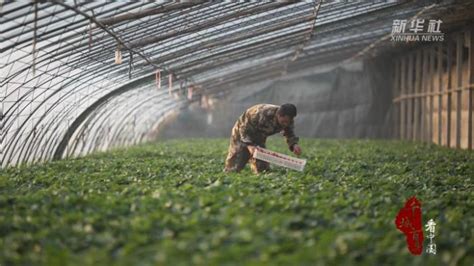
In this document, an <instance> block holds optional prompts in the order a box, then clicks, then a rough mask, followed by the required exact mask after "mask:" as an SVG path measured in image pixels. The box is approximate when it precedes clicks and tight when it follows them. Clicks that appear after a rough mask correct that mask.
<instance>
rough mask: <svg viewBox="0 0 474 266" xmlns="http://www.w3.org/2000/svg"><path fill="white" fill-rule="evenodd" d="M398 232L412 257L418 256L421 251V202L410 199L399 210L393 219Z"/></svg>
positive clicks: (414, 198)
mask: <svg viewBox="0 0 474 266" xmlns="http://www.w3.org/2000/svg"><path fill="white" fill-rule="evenodd" d="M395 225H396V226H397V228H398V230H400V231H402V233H403V234H405V237H406V241H407V245H408V250H409V251H410V253H411V254H413V255H420V254H421V253H422V251H423V227H422V224H421V202H420V201H419V200H418V199H417V198H416V197H414V196H413V197H411V198H409V199H408V200H407V202H406V203H405V206H404V207H403V208H401V209H400V211H399V212H398V214H397V217H396V218H395Z"/></svg>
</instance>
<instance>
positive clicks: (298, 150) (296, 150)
mask: <svg viewBox="0 0 474 266" xmlns="http://www.w3.org/2000/svg"><path fill="white" fill-rule="evenodd" d="M293 153H294V154H296V155H300V154H301V148H300V146H298V144H295V145H293Z"/></svg>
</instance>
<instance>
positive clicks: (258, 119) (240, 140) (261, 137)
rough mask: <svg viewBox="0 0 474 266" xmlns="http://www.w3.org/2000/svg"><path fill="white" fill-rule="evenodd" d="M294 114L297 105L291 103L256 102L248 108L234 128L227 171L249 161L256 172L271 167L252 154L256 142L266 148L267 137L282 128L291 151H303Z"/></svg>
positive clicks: (236, 169) (299, 152)
mask: <svg viewBox="0 0 474 266" xmlns="http://www.w3.org/2000/svg"><path fill="white" fill-rule="evenodd" d="M295 116H296V107H295V106H294V105H293V104H290V103H286V104H283V105H282V106H278V105H273V104H257V105H255V106H252V107H250V108H249V109H247V111H245V112H244V113H243V114H242V115H241V116H240V117H239V119H238V120H237V122H235V125H234V127H233V128H232V136H231V137H230V145H229V151H228V154H227V159H226V160H225V168H224V171H225V172H231V171H236V172H239V171H240V170H242V168H244V166H245V164H246V163H247V162H248V161H250V167H251V168H252V171H253V172H254V173H261V172H263V171H266V170H269V169H270V165H269V164H268V163H267V162H264V161H261V160H257V159H255V158H253V156H252V155H253V153H254V150H255V146H259V147H262V148H265V141H266V140H267V137H268V136H270V135H273V134H275V133H278V132H283V136H285V137H286V143H287V144H288V147H289V149H290V151H292V152H293V153H294V154H296V155H299V154H301V148H300V147H299V146H298V140H299V138H298V137H296V136H295V133H294V132H293V130H294V122H293V118H294V117H295Z"/></svg>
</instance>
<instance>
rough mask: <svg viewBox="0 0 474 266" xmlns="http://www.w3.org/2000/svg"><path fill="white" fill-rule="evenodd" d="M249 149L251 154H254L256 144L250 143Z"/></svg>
mask: <svg viewBox="0 0 474 266" xmlns="http://www.w3.org/2000/svg"><path fill="white" fill-rule="evenodd" d="M247 149H248V150H249V152H250V155H251V156H253V153H254V152H255V146H252V145H248V146H247Z"/></svg>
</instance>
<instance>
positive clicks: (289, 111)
mask: <svg viewBox="0 0 474 266" xmlns="http://www.w3.org/2000/svg"><path fill="white" fill-rule="evenodd" d="M278 114H279V115H281V116H289V117H291V118H293V117H295V116H296V106H294V105H293V104H291V103H285V104H282V105H281V106H280V108H278Z"/></svg>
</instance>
